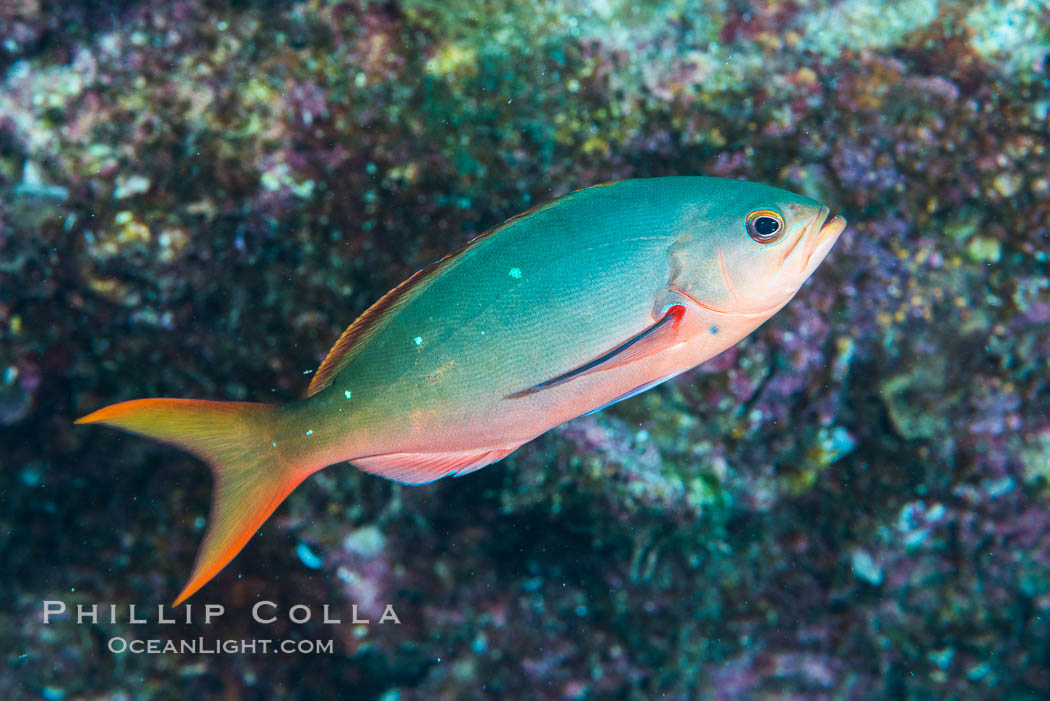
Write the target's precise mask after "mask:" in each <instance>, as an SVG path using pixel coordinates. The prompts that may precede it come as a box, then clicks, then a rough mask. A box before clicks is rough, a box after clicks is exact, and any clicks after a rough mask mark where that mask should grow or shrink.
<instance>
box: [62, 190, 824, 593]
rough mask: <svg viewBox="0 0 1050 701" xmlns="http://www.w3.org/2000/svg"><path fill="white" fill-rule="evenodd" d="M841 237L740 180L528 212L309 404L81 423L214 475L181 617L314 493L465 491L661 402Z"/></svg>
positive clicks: (415, 303) (335, 353)
mask: <svg viewBox="0 0 1050 701" xmlns="http://www.w3.org/2000/svg"><path fill="white" fill-rule="evenodd" d="M844 226H845V222H844V220H842V219H841V218H840V217H834V218H831V219H829V210H828V208H827V207H824V206H823V205H821V204H820V203H818V202H815V201H813V200H809V199H807V198H804V197H801V196H798V195H795V194H792V193H789V192H786V191H784V190H780V189H777V188H773V187H769V186H765V185H759V184H756V183H749V182H744V181H738V180H726V179H720V178H702V177H672V178H653V179H643V180H625V181H620V182H615V183H610V184H607V185H602V186H595V187H591V188H587V189H584V190H579V191H577V192H575V193H572V194H570V195H567V196H565V197H563V198H560V199H558V200H555V201H553V202H550V203H548V204H545V205H542V206H540V207H537V208H535V209H533V210H530V211H529V212H526V213H524V214H522V215H519V216H518V217H515V218H514V219H512V220H510V221H508V222H507V223H505V224H504V225H502V226H500V227H497V228H496V229H494V230H492V231H491V232H489V233H487V234H483V235H482V236H480V237H478V238H477V239H475V240H474V241H473V242H471V243H470V244H468V245H467V246H466V247H464V248H463V249H461V250H460V251H458V252H457V253H455V254H452V255H450V256H447V257H446V258H444V259H442V260H441V261H439V262H437V263H435V264H433V265H432V266H430V267H428V268H426V269H424V270H422V271H420V272H419V273H417V274H416V275H414V276H413V277H412V278H410V279H409V280H407V281H406V282H405V283H402V285H400V286H398V287H397V288H395V289H394V290H392V291H391V292H390V293H388V294H387V295H386V296H385V297H383V298H382V299H381V300H379V301H378V302H377V303H376V304H375V305H373V306H372V307H371V308H370V309H369V310H368V311H366V312H365V313H364V314H363V315H362V316H361V317H360V318H359V319H358V320H357V321H356V322H354V324H352V325H351V326H350V327H349V328H348V329H347V331H346V332H345V333H344V334H343V336H342V338H340V340H339V341H338V342H337V343H336V345H335V346H334V347H333V349H332V351H331V352H330V353H329V355H328V357H327V358H326V359H325V361H324V363H323V364H322V365H321V367H320V368H319V370H318V371H317V373H316V374H315V377H314V379H313V382H312V383H311V386H310V389H309V391H308V396H307V397H306V398H305V399H303V400H302V401H300V402H297V403H294V404H291V405H286V406H282V407H275V406H270V405H261V404H243V403H225V402H200V401H193V400H170V399H153V400H137V401H132V402H125V403H123V404H117V405H113V406H111V407H107V408H105V409H102V410H99V411H98V412H95V413H94V414H91V415H89V416H87V417H84V418H83V419H81V422H84V423H93V422H100V423H106V424H109V425H112V426H115V427H117V428H122V429H125V430H128V431H131V432H135V433H140V434H143V435H147V436H151V437H153V438H157V439H159V440H163V441H167V442H169V443H173V444H175V445H178V446H180V447H183V448H185V449H187V450H190V451H191V452H194V453H195V454H197V455H198V456H200V457H201V458H202V459H204V460H205V461H207V462H208V463H209V464H210V465H211V467H212V469H213V472H214V474H215V489H214V492H215V496H214V499H213V507H212V514H211V518H210V519H209V528H208V532H207V534H206V535H205V540H204V542H203V543H202V546H201V549H200V551H199V552H198V558H197V563H196V564H195V566H194V573H193V575H191V578H190V582H189V583H188V584H187V586H186V588H185V589H184V590H183V592H182V594H180V596H179V599H178V602H181V601H182V600H184V599H185V598H186V597H187V596H189V595H190V594H192V593H193V591H195V590H196V589H197V588H199V587H200V586H202V585H203V584H204V583H205V582H206V581H207V580H208V579H210V578H211V577H212V576H214V574H216V573H217V572H218V571H219V570H221V568H222V567H223V566H225V564H226V563H227V562H228V561H229V560H230V559H232V557H233V556H234V555H235V554H236V553H237V551H239V550H240V548H241V547H243V545H244V543H245V542H247V540H248V538H250V536H251V535H252V533H254V531H255V530H256V529H257V528H258V526H259V525H261V523H262V522H263V521H264V520H265V519H266V518H267V517H268V516H269V514H270V513H271V512H272V511H273V510H274V509H275V508H276V507H277V505H279V504H280V502H281V501H282V500H283V499H284V497H285V496H286V495H287V494H288V493H289V492H290V491H291V490H292V489H294V488H295V486H297V485H298V484H299V483H300V482H301V481H302V480H303V479H305V478H306V477H307V476H309V475H310V474H312V473H313V472H316V471H317V470H319V469H322V468H324V467H326V466H328V465H331V464H334V463H338V462H344V461H350V462H352V463H353V464H354V465H356V466H357V467H359V468H360V469H362V470H365V471H367V472H371V473H374V474H378V475H381V476H384V477H387V478H389V479H394V480H397V481H400V482H403V483H408V484H420V483H425V482H430V481H433V480H435V479H439V478H441V477H444V476H448V475H457V474H466V473H469V472H472V471H474V470H476V469H479V468H481V467H484V466H485V465H488V464H490V463H492V462H494V461H496V460H498V459H500V458H502V457H503V456H505V455H507V454H508V453H510V452H511V451H513V450H515V449H516V448H517V447H518V446H520V445H522V444H523V443H525V442H527V441H529V440H531V439H533V438H535V437H536V436H538V435H540V434H542V433H544V432H545V431H547V430H549V429H550V428H552V427H554V426H557V425H559V424H561V423H563V422H565V421H568V420H570V419H572V418H574V417H577V416H580V415H582V414H586V413H588V412H591V411H594V410H596V409H598V408H601V407H603V406H606V405H608V404H610V403H613V402H615V401H618V400H620V399H623V398H625V397H627V396H631V395H633V394H635V393H637V392H639V391H643V390H644V389H647V388H649V387H651V386H654V385H656V384H659V383H660V382H661V381H664V380H666V379H668V378H670V377H673V376H674V375H677V374H679V373H681V372H683V371H685V370H688V369H689V368H692V367H694V366H696V365H698V364H700V363H702V362H703V361H705V360H707V359H708V358H711V357H712V356H714V355H717V354H718V353H720V352H722V351H724V350H725V349H727V348H729V347H731V346H732V345H734V344H735V343H737V342H738V341H739V340H740V339H741V338H743V337H744V336H746V335H747V334H749V333H750V332H751V331H752V330H754V329H755V328H757V327H758V326H759V325H760V324H762V323H763V322H764V321H765V320H766V319H768V318H769V317H771V316H772V315H773V314H775V313H776V311H778V310H779V309H780V308H781V307H783V305H784V304H786V303H787V302H788V301H789V300H790V299H791V297H792V296H793V295H794V294H795V292H796V291H797V290H798V288H799V286H800V285H801V284H802V283H803V282H804V281H805V280H806V279H807V278H808V276H809V275H810V274H811V273H812V272H813V270H814V269H815V268H816V267H817V266H818V265H819V263H820V262H821V260H822V259H823V258H824V256H825V255H826V254H827V252H828V251H829V250H830V248H831V246H832V245H833V244H834V242H835V240H836V239H837V237H838V236H839V234H840V233H841V231H842V229H843V227H844Z"/></svg>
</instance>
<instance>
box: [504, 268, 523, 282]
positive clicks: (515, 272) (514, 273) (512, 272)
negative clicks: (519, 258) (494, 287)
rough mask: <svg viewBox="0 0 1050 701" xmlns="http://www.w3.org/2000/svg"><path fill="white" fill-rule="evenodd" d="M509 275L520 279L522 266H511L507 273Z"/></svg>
mask: <svg viewBox="0 0 1050 701" xmlns="http://www.w3.org/2000/svg"><path fill="white" fill-rule="evenodd" d="M507 275H510V276H511V277H512V278H514V279H515V280H520V279H521V268H511V269H510V271H509V272H508V273H507Z"/></svg>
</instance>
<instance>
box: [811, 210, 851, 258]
mask: <svg viewBox="0 0 1050 701" xmlns="http://www.w3.org/2000/svg"><path fill="white" fill-rule="evenodd" d="M845 228H846V219H845V218H844V217H841V216H839V215H837V214H836V215H834V216H832V214H831V209H830V208H828V207H821V209H820V214H819V215H817V216H816V217H814V218H813V222H812V223H811V224H810V225H809V231H807V232H806V236H805V237H806V238H807V239H808V242H807V244H806V254H805V257H804V258H803V260H804V261H805V262H804V263H803V264H802V269H803V270H812V269H813V267H815V265H819V264H820V262H821V261H822V260H824V256H826V255H827V254H828V251H830V250H831V247H832V246H834V245H835V241H837V240H838V238H839V235H840V234H841V233H842V231H843V230H844V229H845Z"/></svg>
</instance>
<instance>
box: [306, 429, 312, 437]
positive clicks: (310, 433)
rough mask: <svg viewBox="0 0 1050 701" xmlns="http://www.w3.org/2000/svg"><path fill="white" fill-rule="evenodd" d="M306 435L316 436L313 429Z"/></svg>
mask: <svg viewBox="0 0 1050 701" xmlns="http://www.w3.org/2000/svg"><path fill="white" fill-rule="evenodd" d="M306 435H308V436H312V435H314V430H313V429H312V428H311V429H310V430H308V431H307V432H306Z"/></svg>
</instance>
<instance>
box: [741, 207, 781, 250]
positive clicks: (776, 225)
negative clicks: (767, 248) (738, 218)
mask: <svg viewBox="0 0 1050 701" xmlns="http://www.w3.org/2000/svg"><path fill="white" fill-rule="evenodd" d="M747 234H748V236H750V237H751V238H752V239H754V240H755V242H756V243H775V242H776V241H779V240H780V237H781V236H783V235H784V217H782V216H780V214H778V213H777V212H774V211H773V210H772V209H756V210H755V211H754V212H751V214H748V215H747Z"/></svg>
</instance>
